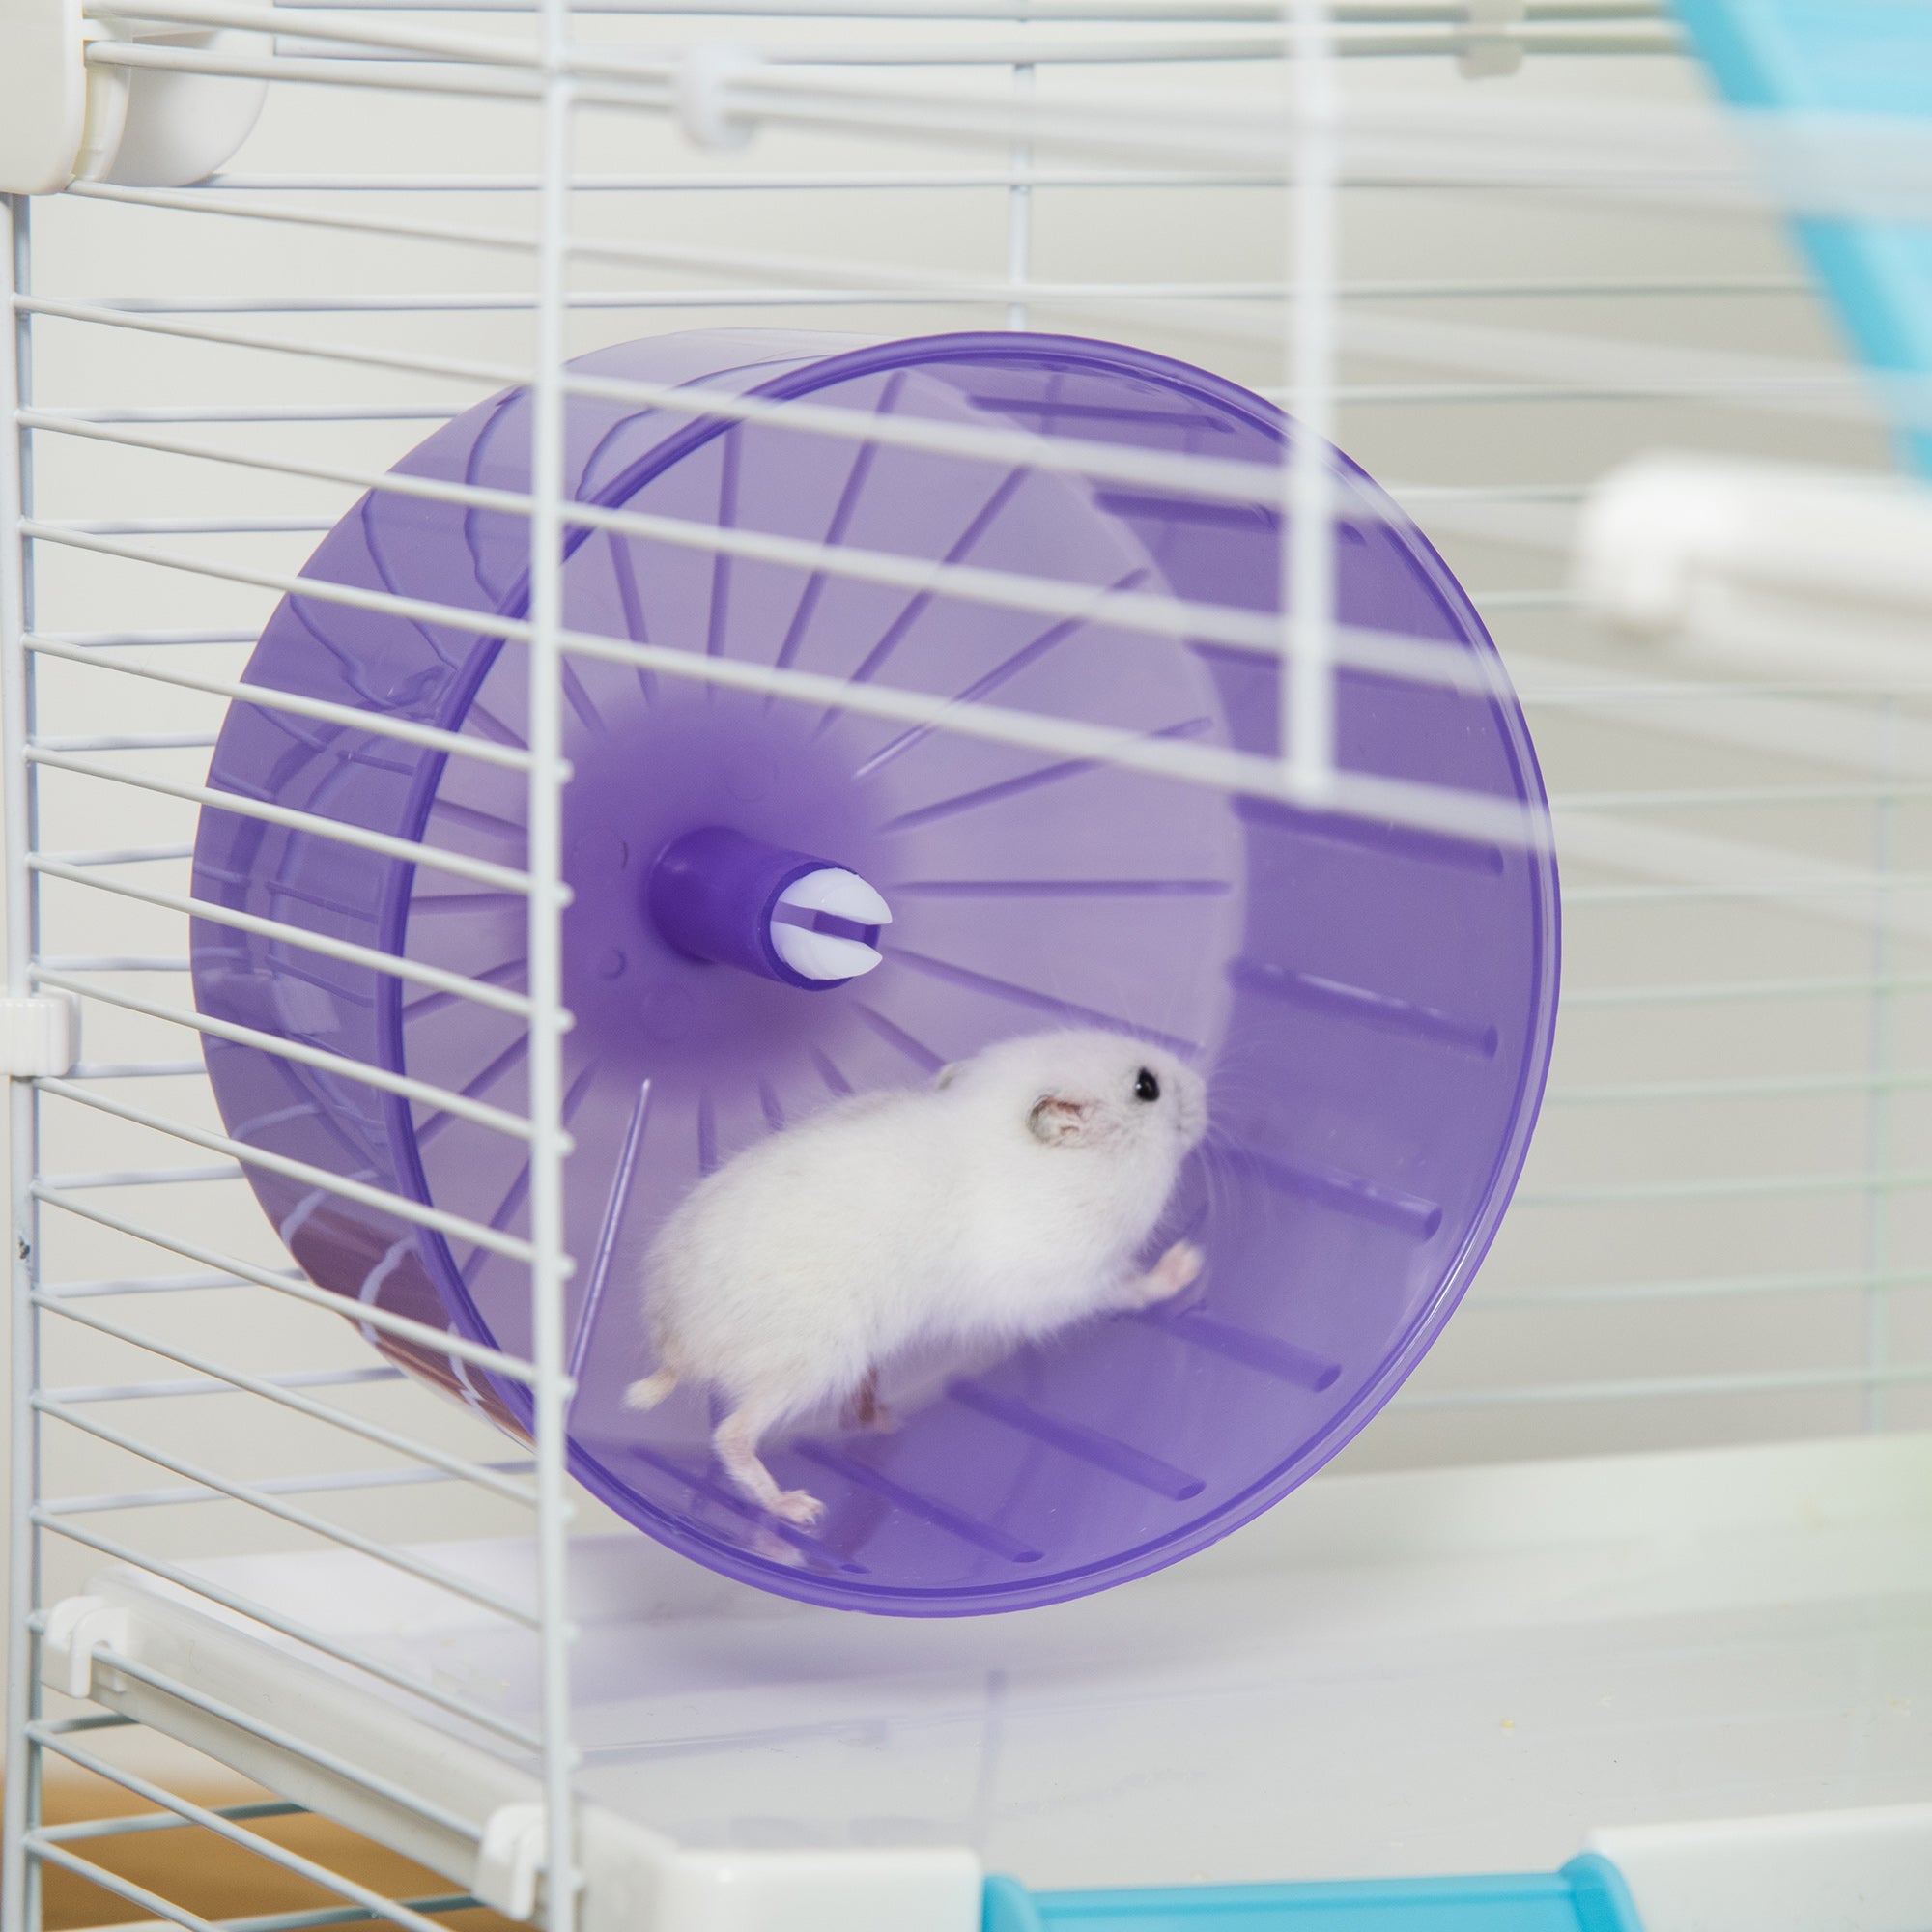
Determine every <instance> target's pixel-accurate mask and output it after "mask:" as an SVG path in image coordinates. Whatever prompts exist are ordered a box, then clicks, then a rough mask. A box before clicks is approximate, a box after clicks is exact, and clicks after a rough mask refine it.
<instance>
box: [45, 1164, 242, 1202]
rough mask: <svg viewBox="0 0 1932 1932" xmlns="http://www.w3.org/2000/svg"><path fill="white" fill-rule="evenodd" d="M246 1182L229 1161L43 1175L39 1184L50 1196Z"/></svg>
mask: <svg viewBox="0 0 1932 1932" xmlns="http://www.w3.org/2000/svg"><path fill="white" fill-rule="evenodd" d="M243 1178H244V1170H243V1168H242V1166H241V1162H240V1161H232V1160H225V1161H223V1162H221V1163H220V1165H219V1166H210V1167H97V1168H89V1169H87V1170H86V1171H85V1172H82V1173H76V1174H43V1175H42V1177H41V1179H40V1180H39V1182H38V1183H37V1184H38V1185H39V1186H41V1187H44V1188H46V1189H47V1190H49V1192H50V1193H54V1194H65V1193H69V1192H85V1191H86V1190H87V1189H89V1188H93V1187H184V1186H191V1185H194V1184H195V1183H197V1182H200V1181H213V1180H241V1179H243Z"/></svg>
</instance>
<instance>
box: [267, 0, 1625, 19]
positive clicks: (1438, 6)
mask: <svg viewBox="0 0 1932 1932" xmlns="http://www.w3.org/2000/svg"><path fill="white" fill-rule="evenodd" d="M304 5H305V6H306V7H308V8H309V9H310V10H311V11H314V12H318V13H320V12H333V11H337V10H340V11H348V12H355V13H358V14H359V13H383V12H390V11H401V12H407V13H412V14H413V13H431V12H438V11H448V12H454V13H463V14H472V13H473V14H483V13H494V14H534V13H539V12H541V11H542V10H541V6H540V4H539V0H304ZM573 11H575V12H577V13H580V14H636V15H639V16H640V17H645V18H649V19H652V20H659V19H682V18H703V19H709V18H713V17H728V18H745V17H753V18H767V17H769V18H776V19H785V20H794V19H812V18H824V19H884V20H908V21H921V22H925V21H931V20H996V21H1013V20H1021V19H1024V20H1054V21H1072V20H1092V21H1097V22H1099V23H1101V24H1102V25H1111V24H1112V23H1113V22H1115V21H1118V20H1152V21H1174V22H1178V23H1187V22H1192V21H1197V20H1227V21H1233V22H1250V23H1252V22H1267V23H1272V22H1274V21H1277V20H1279V19H1280V18H1281V11H1280V8H1279V6H1278V5H1270V4H1268V3H1267V0H1037V4H1033V5H1024V6H1016V5H1015V4H1014V0H577V4H576V6H575V8H574V10H573ZM1329 13H1330V15H1331V17H1332V18H1333V19H1334V20H1336V21H1337V22H1338V23H1342V24H1348V25H1354V24H1366V23H1371V22H1374V23H1381V22H1385V21H1392V22H1395V23H1397V24H1402V25H1407V24H1414V23H1419V22H1423V21H1440V22H1443V23H1455V24H1462V23H1463V22H1465V21H1466V20H1467V18H1468V13H1467V9H1466V7H1465V6H1464V5H1463V4H1462V0H1401V4H1399V5H1395V6H1388V5H1383V4H1380V0H1368V3H1367V4H1364V0H1336V4H1335V5H1333V6H1332V7H1331V8H1330V9H1329ZM1523 17H1524V18H1526V19H1533V20H1538V21H1556V20H1587V21H1596V20H1655V19H1658V18H1660V17H1661V10H1660V9H1659V8H1658V7H1657V6H1656V5H1654V4H1653V0H1578V4H1574V5H1573V4H1571V0H1529V5H1528V7H1527V9H1526V11H1525V14H1524V16H1523Z"/></svg>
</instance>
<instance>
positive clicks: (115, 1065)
mask: <svg viewBox="0 0 1932 1932" xmlns="http://www.w3.org/2000/svg"><path fill="white" fill-rule="evenodd" d="M207 1071H208V1066H207V1065H206V1063H205V1062H203V1061H199V1060H121V1061H112V1060H103V1061H95V1060H83V1061H82V1062H81V1063H80V1064H79V1065H77V1066H70V1067H69V1068H68V1070H67V1077H68V1078H69V1079H70V1080H179V1079H182V1078H184V1077H187V1076H193V1077H196V1078H199V1076H200V1075H202V1074H204V1073H206V1072H207Z"/></svg>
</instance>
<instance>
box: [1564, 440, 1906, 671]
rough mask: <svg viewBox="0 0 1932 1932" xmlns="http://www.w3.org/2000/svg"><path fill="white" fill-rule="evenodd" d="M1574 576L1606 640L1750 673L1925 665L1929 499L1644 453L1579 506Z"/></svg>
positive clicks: (1832, 478) (1873, 484)
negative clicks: (1708, 654) (1658, 644)
mask: <svg viewBox="0 0 1932 1932" xmlns="http://www.w3.org/2000/svg"><path fill="white" fill-rule="evenodd" d="M1575 575H1576V582H1577V590H1578V591H1579V593H1580V594H1581V596H1582V598H1583V601H1584V603H1585V604H1586V606H1588V607H1589V608H1590V609H1591V610H1592V611H1594V612H1595V613H1596V614H1597V615H1598V616H1599V617H1601V618H1602V619H1603V620H1604V621H1605V622H1606V623H1608V624H1610V625H1612V626H1614V627H1615V628H1616V629H1618V630H1621V631H1623V632H1625V633H1627V634H1628V635H1630V636H1632V637H1634V638H1637V639H1646V640H1656V641H1667V642H1670V643H1673V644H1677V645H1689V646H1693V647H1702V648H1705V649H1707V650H1713V651H1716V652H1719V653H1721V654H1723V655H1725V656H1728V657H1730V658H1732V659H1734V660H1736V661H1737V662H1738V663H1739V664H1741V665H1743V666H1745V667H1747V668H1755V669H1760V670H1762V669H1770V668H1778V667H1781V666H1799V667H1802V668H1805V669H1807V670H1808V671H1810V672H1812V673H1814V674H1815V673H1816V672H1818V671H1819V670H1821V669H1829V670H1831V671H1832V672H1833V674H1842V673H1847V672H1849V673H1852V674H1854V675H1857V676H1861V677H1862V676H1867V675H1868V676H1870V677H1871V678H1872V679H1873V680H1874V681H1875V682H1878V683H1880V684H1885V683H1887V682H1889V680H1890V679H1892V678H1894V677H1896V676H1897V675H1898V674H1899V673H1900V672H1901V671H1906V670H1912V669H1917V670H1918V672H1919V673H1920V674H1922V672H1923V670H1924V669H1925V668H1926V666H1927V664H1928V663H1932V659H1928V656H1927V651H1928V646H1932V490H1928V489H1926V488H1925V487H1924V486H1923V485H1922V484H1918V483H1914V482H1911V481H1908V480H1906V479H1905V478H1902V477H1893V476H1882V475H1862V474H1857V473H1841V472H1835V471H1832V470H1822V469H1797V468H1786V467H1783V466H1778V465H1773V464H1760V463H1748V462H1737V461H1723V460H1719V459H1715V458H1710V457H1700V456H1674V455H1664V456H1646V457H1641V458H1639V459H1638V460H1637V461H1635V462H1634V463H1629V464H1625V465H1624V466H1622V467H1621V468H1620V469H1614V470H1612V471H1611V472H1610V473H1609V475H1608V476H1606V477H1605V479H1604V480H1603V481H1602V482H1601V483H1599V484H1598V485H1597V487H1596V489H1595V490H1594V491H1593V492H1592V493H1591V495H1590V497H1589V498H1588V500H1587V501H1586V502H1585V504H1584V507H1583V512H1582V516H1581V518H1580V521H1579V523H1578V526H1577V551H1576V564H1575Z"/></svg>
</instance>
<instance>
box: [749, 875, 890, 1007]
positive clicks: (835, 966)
mask: <svg viewBox="0 0 1932 1932" xmlns="http://www.w3.org/2000/svg"><path fill="white" fill-rule="evenodd" d="M778 902H779V905H780V906H791V907H793V908H795V909H796V910H798V911H800V912H822V913H829V914H831V915H832V917H833V918H835V919H842V920H847V921H849V922H850V923H852V924H854V925H890V924H891V923H892V921H893V909H892V907H891V906H889V905H888V904H887V903H886V902H885V900H884V898H882V897H881V896H880V895H879V893H878V891H877V889H876V888H875V887H873V886H870V885H867V882H866V881H865V880H864V879H862V878H861V877H860V876H859V875H858V873H857V872H848V871H847V870H846V869H845V868H844V867H842V866H823V867H820V868H819V869H818V870H817V871H815V872H808V873H806V875H805V876H804V877H803V878H801V879H794V880H793V881H792V882H791V884H790V885H788V886H787V887H786V888H785V889H784V891H783V892H781V894H780V895H779V900H778ZM770 930H771V935H772V948H773V950H774V951H775V952H777V953H778V955H779V957H780V958H781V959H782V960H783V961H784V963H785V964H786V965H787V966H789V967H790V968H791V970H792V971H793V972H794V973H802V974H803V975H804V976H805V977H806V978H807V979H808V980H856V979H858V978H859V976H860V975H861V974H862V973H869V972H870V971H871V970H872V968H873V967H875V966H876V965H878V963H879V960H880V957H881V955H880V953H879V951H878V949H877V948H876V947H872V946H867V944H866V943H865V941H864V940H861V939H846V938H843V937H841V936H840V935H839V934H838V933H834V932H814V931H813V930H812V929H811V927H810V926H809V925H792V924H790V923H788V922H786V921H784V920H781V919H780V918H778V917H777V912H776V908H775V909H774V914H773V918H772V922H771V928H770Z"/></svg>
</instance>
